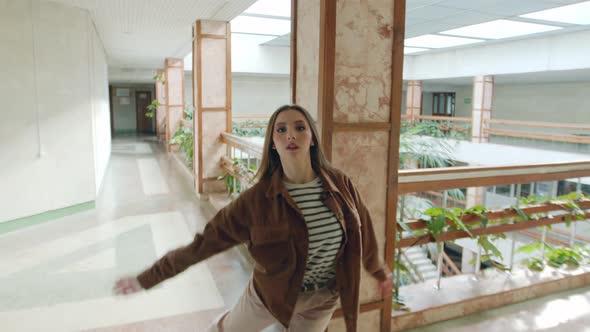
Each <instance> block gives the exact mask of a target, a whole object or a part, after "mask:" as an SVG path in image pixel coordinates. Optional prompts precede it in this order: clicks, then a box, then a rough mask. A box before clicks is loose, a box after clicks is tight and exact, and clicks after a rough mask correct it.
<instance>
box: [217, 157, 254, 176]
mask: <svg viewBox="0 0 590 332" xmlns="http://www.w3.org/2000/svg"><path fill="white" fill-rule="evenodd" d="M219 166H220V167H221V168H222V169H223V170H224V171H225V172H226V173H228V174H229V175H231V176H233V177H234V178H236V179H239V180H241V181H244V180H245V181H246V182H247V183H249V182H251V181H252V179H253V178H254V174H251V173H247V174H246V176H244V175H243V174H240V167H239V166H238V165H235V164H234V162H233V160H231V159H229V157H227V156H223V157H221V160H220V162H219Z"/></svg>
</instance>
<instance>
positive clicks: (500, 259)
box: [220, 133, 590, 316]
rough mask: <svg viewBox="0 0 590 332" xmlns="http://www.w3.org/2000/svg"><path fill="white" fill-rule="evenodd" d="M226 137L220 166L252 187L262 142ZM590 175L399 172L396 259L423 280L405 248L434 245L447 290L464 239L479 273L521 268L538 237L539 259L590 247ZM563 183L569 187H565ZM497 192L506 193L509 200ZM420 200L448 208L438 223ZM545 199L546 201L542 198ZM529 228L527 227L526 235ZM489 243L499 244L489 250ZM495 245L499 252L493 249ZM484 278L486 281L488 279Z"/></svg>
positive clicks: (562, 168)
mask: <svg viewBox="0 0 590 332" xmlns="http://www.w3.org/2000/svg"><path fill="white" fill-rule="evenodd" d="M221 140H222V142H224V143H225V144H227V146H228V155H227V156H226V157H224V158H222V160H221V161H220V162H221V165H222V167H223V168H224V170H225V171H226V172H227V173H229V174H231V175H232V176H233V177H235V178H236V179H238V180H239V181H240V184H239V185H237V186H238V187H240V188H241V190H243V189H245V188H247V187H248V185H249V183H250V181H251V179H252V175H253V174H254V171H255V170H256V168H257V167H258V165H259V163H260V158H261V156H262V151H263V150H262V149H263V147H262V144H261V143H260V141H258V142H255V141H253V140H252V139H251V138H244V137H237V136H234V135H231V134H227V133H224V134H222V135H221ZM589 177H590V161H583V162H568V163H552V164H536V165H517V166H499V167H483V166H476V167H453V168H441V169H412V170H400V171H399V177H398V194H399V200H398V226H397V227H398V239H396V243H395V250H396V257H397V258H396V262H398V263H400V262H401V263H402V264H404V265H406V271H407V273H408V275H409V277H410V280H411V281H412V282H414V283H423V282H425V281H424V280H425V276H424V275H423V273H422V272H421V271H420V269H419V266H416V265H415V264H413V263H412V261H411V259H410V258H409V256H406V254H405V253H406V250H407V249H408V248H410V247H413V248H419V247H420V246H424V245H427V244H431V249H432V248H435V250H433V251H429V250H424V252H430V258H431V259H432V261H433V264H434V265H435V266H436V275H437V276H436V280H435V284H436V285H435V286H436V288H439V289H441V287H444V282H442V280H444V279H443V276H446V277H449V276H454V275H457V274H459V273H464V271H462V270H463V267H462V266H459V265H460V264H458V263H457V262H454V261H453V260H452V259H451V258H450V257H449V256H448V255H447V253H446V251H445V242H449V241H450V242H453V241H458V243H460V245H461V246H463V250H464V251H465V250H468V249H469V248H470V247H469V246H470V244H469V243H471V245H475V247H471V249H469V250H472V252H473V255H474V257H475V259H474V260H475V264H473V263H471V265H472V266H473V270H472V271H473V273H474V276H475V277H478V276H480V274H481V272H480V271H481V269H482V268H484V267H485V266H486V264H487V265H490V266H495V267H498V268H502V269H506V270H511V269H514V268H521V267H522V266H521V265H517V263H518V262H517V259H518V258H519V257H520V258H523V254H520V253H519V252H518V246H520V245H523V244H524V245H527V244H528V245H530V244H531V243H536V241H538V242H539V243H540V244H541V249H540V250H539V252H538V253H535V254H527V255H525V256H526V257H528V258H531V259H532V258H535V259H537V260H538V261H540V262H545V261H548V258H547V252H548V251H547V250H549V249H548V248H551V246H554V245H562V246H563V245H564V244H566V243H567V244H568V246H569V248H574V247H575V245H580V244H585V242H584V241H587V239H589V238H590V234H588V235H585V234H577V227H576V223H577V221H581V220H586V219H588V218H590V212H588V209H590V200H588V199H586V198H584V197H585V196H584V195H585V194H586V195H587V194H590V192H588V191H584V190H583V185H584V183H587V182H588V179H586V178H589ZM560 181H562V182H563V181H566V182H567V183H568V186H561V187H560V186H558V184H560ZM561 184H563V183H561ZM500 186H509V187H510V189H509V190H505V191H499V193H495V192H488V190H486V187H498V188H499V187H500ZM525 187H526V190H525ZM558 187H560V188H561V189H560V190H561V191H562V192H561V194H567V193H569V192H570V191H572V192H573V193H574V194H573V196H571V197H569V198H562V201H556V198H557V196H558V194H559V190H558ZM565 187H567V188H569V189H570V190H569V191H568V190H565V189H563V188H565ZM240 188H237V187H235V188H234V190H235V191H238V190H240ZM453 189H464V192H466V193H467V194H466V198H465V199H454V198H453V197H451V195H450V194H449V193H450V192H451V191H452V190H453ZM530 193H535V194H537V197H536V198H535V199H536V200H537V201H536V202H532V203H530V202H529V203H530V204H529V203H523V202H522V201H521V200H522V199H523V197H524V196H528V195H529V194H530ZM502 195H505V196H502ZM420 196H422V197H420ZM474 196H476V197H477V196H479V199H473V197H474ZM496 196H498V197H500V196H502V197H503V199H498V197H496ZM416 198H417V199H422V200H424V198H427V199H428V200H429V205H428V207H431V208H433V209H436V208H442V209H441V210H440V211H439V212H442V213H443V217H442V219H441V217H439V219H438V221H437V220H436V217H432V218H431V219H429V218H427V217H426V216H425V212H427V211H428V209H427V207H424V206H420V207H418V208H414V209H412V208H410V205H411V204H412V200H413V199H416ZM542 198H544V199H546V201H543V202H541V201H542ZM525 200H526V198H525ZM433 204H434V206H432V205H433ZM453 205H454V206H458V207H459V208H458V209H457V210H459V211H460V212H457V210H453V207H452V206H453ZM470 208H471V210H470ZM433 209H430V210H431V211H432V210H433ZM449 211H455V212H454V213H456V214H454V215H453V213H451V214H450V215H449V216H447V215H445V213H447V212H449ZM433 222H435V223H436V222H439V223H440V222H442V224H440V225H438V226H436V227H439V230H438V231H437V232H433V229H434V227H433ZM460 225H463V226H460ZM560 225H561V226H560ZM565 225H568V226H569V229H566V228H565ZM551 226H553V231H554V233H555V234H557V235H560V236H562V237H563V236H566V237H567V239H566V240H562V241H560V242H555V241H552V240H551V239H550V233H551V231H550V230H549V228H550V227H551ZM562 226H563V227H562ZM536 228H540V229H541V231H540V233H537V234H533V232H532V230H535V229H536ZM523 230H524V231H526V232H525V233H521V232H520V231H523ZM492 237H497V239H495V240H494V239H492ZM461 241H467V242H461ZM469 241H470V242H469ZM487 244H490V245H492V244H493V245H492V246H491V247H490V246H489V245H487ZM501 245H502V246H501ZM492 247H493V248H496V250H501V252H500V253H495V254H494V253H493V252H492V250H493V249H492ZM497 248H500V249H497ZM506 248H507V249H506ZM404 256H405V257H404ZM543 264H544V263H543ZM396 266H399V264H397V265H396ZM400 275H401V272H400V271H399V270H398V271H396V278H398V280H397V281H396V286H397V291H396V296H399V295H400V294H401V295H403V292H404V287H403V286H400V285H399V276H400ZM481 280H482V282H484V281H483V280H484V279H481ZM396 315H399V313H396V314H395V315H394V314H393V313H392V316H396Z"/></svg>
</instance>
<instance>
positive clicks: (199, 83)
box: [193, 20, 231, 193]
mask: <svg viewBox="0 0 590 332" xmlns="http://www.w3.org/2000/svg"><path fill="white" fill-rule="evenodd" d="M193 35H194V38H193V82H194V85H193V90H194V91H193V96H194V101H193V102H194V105H195V106H196V112H195V116H194V121H195V123H194V127H195V163H194V165H195V186H196V187H197V188H198V192H199V193H211V192H220V191H225V182H224V181H220V180H217V177H218V176H220V175H222V174H223V172H222V170H221V168H220V167H219V161H220V160H221V157H223V156H224V155H225V154H226V147H225V145H224V144H222V143H221V141H220V139H219V138H220V134H221V133H222V132H231V53H230V51H231V47H230V45H231V30H230V26H229V23H228V22H221V21H207V20H199V21H196V23H195V25H194V27H193Z"/></svg>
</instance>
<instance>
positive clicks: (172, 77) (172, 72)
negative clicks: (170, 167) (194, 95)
mask: <svg viewBox="0 0 590 332" xmlns="http://www.w3.org/2000/svg"><path fill="white" fill-rule="evenodd" d="M164 64H165V69H164V70H165V72H166V83H165V84H164V85H165V87H166V146H167V147H168V151H171V150H176V149H178V147H172V146H171V145H170V144H169V143H168V142H170V138H172V136H174V133H176V131H177V130H178V128H179V127H180V120H181V119H182V118H183V117H184V63H183V60H182V59H174V58H167V59H166V61H165V62H164Z"/></svg>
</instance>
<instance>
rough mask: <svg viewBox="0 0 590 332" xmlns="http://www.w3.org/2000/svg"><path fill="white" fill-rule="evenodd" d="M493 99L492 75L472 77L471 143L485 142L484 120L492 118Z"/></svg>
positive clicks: (486, 139)
mask: <svg viewBox="0 0 590 332" xmlns="http://www.w3.org/2000/svg"><path fill="white" fill-rule="evenodd" d="M493 100H494V77H493V76H489V75H485V76H476V77H475V78H474V79H473V108H472V111H471V119H472V120H471V132H472V139H471V141H472V142H473V143H487V142H488V134H487V132H486V131H485V121H486V120H490V119H491V118H492V107H493Z"/></svg>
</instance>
